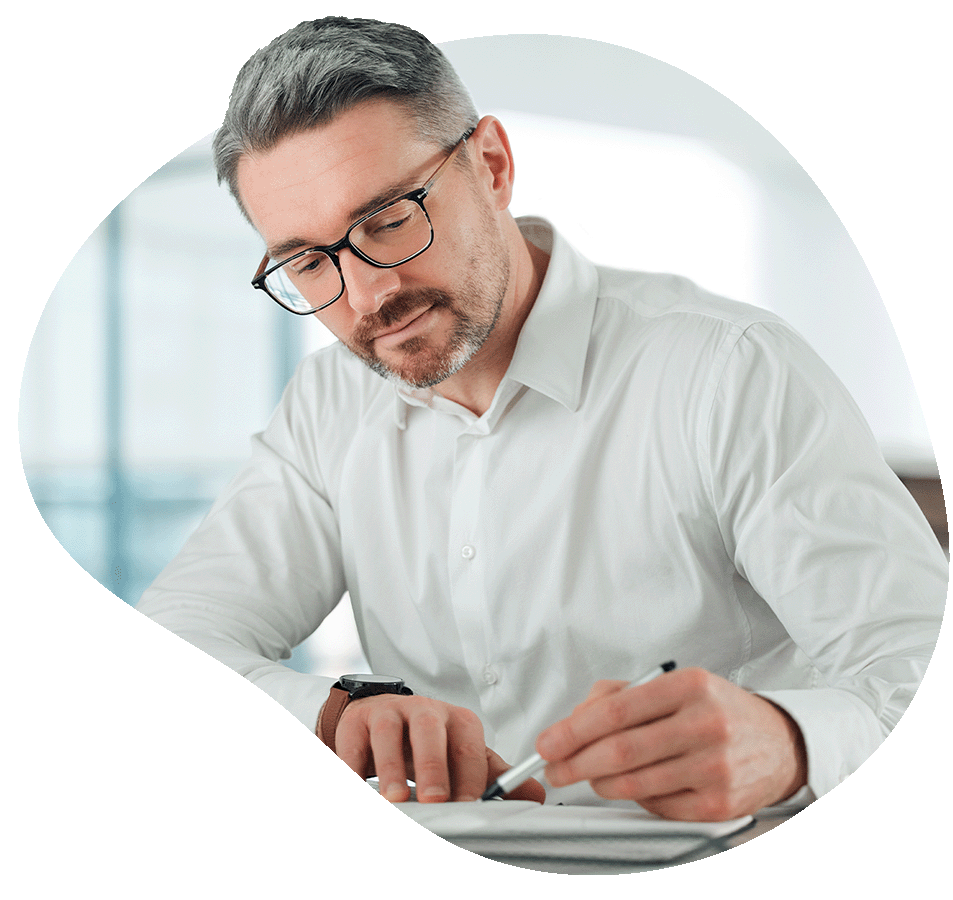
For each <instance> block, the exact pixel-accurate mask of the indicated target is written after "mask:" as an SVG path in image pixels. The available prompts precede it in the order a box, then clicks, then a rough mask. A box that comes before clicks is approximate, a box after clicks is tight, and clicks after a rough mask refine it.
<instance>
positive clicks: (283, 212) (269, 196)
mask: <svg viewBox="0 0 953 900" xmlns="http://www.w3.org/2000/svg"><path fill="white" fill-rule="evenodd" d="M439 155H440V148H439V147H437V146H436V145H434V144H432V143H427V142H425V141H424V140H423V139H422V138H420V137H419V136H418V134H417V131H416V128H415V122H414V120H413V118H412V117H411V116H410V115H409V114H408V113H407V112H406V111H405V110H403V109H402V108H401V107H399V106H397V105H395V104H393V103H389V102H386V101H374V102H370V103H365V104H362V105H361V106H358V107H355V108H354V109H351V110H348V111H347V112H345V113H342V114H341V115H340V116H338V117H337V118H336V119H334V120H333V121H332V122H331V123H329V124H328V125H323V126H319V127H318V128H313V129H310V130H308V131H304V132H300V133H298V134H293V135H289V136H288V137H286V138H283V139H282V140H281V141H280V142H279V143H278V144H277V145H276V146H275V147H274V148H272V149H271V150H268V151H266V152H264V153H260V154H254V155H246V156H244V157H242V159H241V160H240V161H239V164H238V169H237V186H238V193H239V196H240V197H241V201H242V205H243V206H244V208H245V210H246V211H247V212H248V215H249V218H250V219H251V221H252V224H253V225H254V226H255V228H256V229H257V230H258V233H259V234H260V235H261V236H262V237H263V238H264V240H265V243H266V244H267V245H268V246H269V247H275V246H278V245H279V244H285V245H287V243H288V242H289V241H294V240H298V239H300V240H301V241H302V242H303V243H308V244H323V243H332V242H333V241H335V240H337V239H339V238H340V236H341V234H343V232H344V230H345V229H346V228H347V226H348V225H349V224H350V222H351V221H352V220H353V218H354V213H355V212H356V211H359V210H361V209H362V208H364V207H366V206H367V204H368V202H370V201H372V200H374V199H375V198H378V197H385V199H390V197H391V196H396V193H395V194H393V195H390V194H389V193H388V192H389V191H391V190H395V191H396V192H397V193H402V192H403V191H400V190H399V189H400V188H401V187H402V186H403V185H404V184H406V185H407V186H406V187H405V188H404V191H406V190H410V189H412V188H414V187H418V186H419V179H421V178H425V177H426V176H427V175H429V174H430V173H429V169H428V166H429V164H430V163H431V162H432V161H433V160H435V159H437V161H438V162H439Z"/></svg>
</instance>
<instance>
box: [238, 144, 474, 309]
mask: <svg viewBox="0 0 953 900" xmlns="http://www.w3.org/2000/svg"><path fill="white" fill-rule="evenodd" d="M475 130H476V129H474V128H470V129H468V130H467V131H465V132H464V133H463V134H462V135H461V137H460V139H459V140H458V141H457V142H456V143H455V144H454V145H453V147H452V149H451V150H450V152H449V153H448V154H447V158H446V159H445V160H443V162H441V163H440V165H439V166H437V168H436V170H435V171H434V173H433V175H431V176H430V178H428V179H427V181H426V183H425V184H424V185H423V187H419V188H416V189H415V190H413V191H408V192H407V193H406V194H402V195H401V196H400V197H395V198H394V199H393V200H390V201H388V202H387V203H385V204H383V205H382V206H378V207H377V209H374V210H372V211H371V212H369V213H367V214H366V215H363V216H361V218H359V219H358V220H357V221H356V222H354V223H353V224H352V225H351V226H350V227H349V228H348V230H347V232H346V233H345V235H344V237H343V238H341V240H339V241H338V242H337V243H336V244H331V245H329V246H327V247H308V248H307V249H306V250H300V251H299V252H298V253H295V254H293V255H292V256H289V257H288V258H287V259H283V260H282V261H281V262H279V263H275V265H273V266H270V267H268V268H266V266H268V259H269V257H268V254H267V253H266V254H265V256H264V258H263V259H262V261H261V263H260V264H259V266H258V271H257V272H256V273H255V277H254V278H253V279H252V280H251V285H252V287H253V288H255V289H257V290H259V291H264V292H265V293H266V294H267V295H268V296H269V297H271V299H272V300H274V301H275V303H277V304H278V305H279V306H280V307H281V308H282V309H286V310H288V312H290V313H294V314H295V315H296V316H310V315H313V314H314V313H316V312H320V311H321V310H322V309H327V308H328V307H329V306H330V305H331V304H332V303H336V302H337V301H338V300H340V299H341V297H343V296H344V291H345V290H347V285H346V284H345V283H344V272H343V271H342V270H341V262H340V260H339V259H338V251H340V250H343V249H344V248H345V247H347V248H348V249H349V250H350V251H351V252H352V253H354V254H356V255H357V256H358V257H359V258H360V259H362V260H364V262H366V263H368V264H369V265H372V266H374V267H375V268H377V269H394V268H396V267H397V266H402V265H403V264H404V263H408V262H410V261H411V260H412V259H416V258H417V257H418V256H420V254H421V253H423V252H425V251H426V250H428V249H430V246H431V245H432V244H433V239H434V231H433V222H432V221H431V219H430V214H429V213H428V212H427V208H426V207H425V206H424V200H425V199H426V198H427V196H428V195H429V194H430V192H431V191H432V190H433V186H434V183H435V182H436V180H437V176H438V175H439V174H440V173H441V172H442V171H443V169H444V167H445V166H446V165H447V163H449V162H450V160H451V159H453V157H454V155H455V154H456V152H457V150H458V149H459V148H460V147H461V146H463V145H464V144H465V143H466V142H467V138H468V137H470V135H471V134H473V132H474V131H475ZM404 200H411V201H413V202H414V203H416V204H417V205H418V206H419V207H420V209H421V211H422V212H423V214H424V218H426V220H427V224H428V225H429V226H430V239H429V240H428V241H427V243H426V245H424V246H423V247H422V248H421V249H420V250H418V251H417V252H416V253H412V254H411V255H410V256H407V257H405V258H404V259H402V260H399V261H398V262H392V263H381V262H377V260H374V259H371V258H370V257H369V256H368V255H367V254H366V253H364V252H363V251H362V250H361V248H360V247H357V246H356V245H354V244H352V243H351V232H352V231H354V229H355V228H357V227H358V226H360V225H363V224H364V222H366V221H367V220H368V219H370V218H372V217H373V216H376V215H377V214H378V213H380V212H383V211H384V210H385V209H388V208H389V207H391V206H394V205H395V204H397V203H401V202H402V201H404ZM317 252H320V253H323V254H324V255H325V256H327V257H328V259H330V260H331V262H333V263H334V267H335V268H336V269H337V270H338V276H339V277H340V279H341V290H340V291H338V293H337V295H336V296H335V297H334V299H333V300H328V302H327V303H324V304H322V305H321V306H315V307H313V308H312V309H301V310H299V309H293V308H292V307H290V306H287V305H286V304H285V303H284V302H283V301H282V300H279V299H278V298H277V297H276V296H275V295H274V294H273V293H272V292H271V291H269V290H268V288H267V286H266V285H265V279H266V278H267V277H268V276H269V275H271V273H272V272H275V271H277V270H278V269H280V268H281V267H282V266H285V265H287V264H288V263H290V262H294V260H296V259H299V258H300V257H302V256H305V255H307V254H308V253H317Z"/></svg>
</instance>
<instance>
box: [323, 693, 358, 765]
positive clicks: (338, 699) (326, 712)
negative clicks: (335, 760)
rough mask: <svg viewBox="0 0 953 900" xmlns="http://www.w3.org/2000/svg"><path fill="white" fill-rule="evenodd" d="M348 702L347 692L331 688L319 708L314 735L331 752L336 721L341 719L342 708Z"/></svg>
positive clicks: (349, 699)
mask: <svg viewBox="0 0 953 900" xmlns="http://www.w3.org/2000/svg"><path fill="white" fill-rule="evenodd" d="M350 701H351V695H350V694H349V693H348V692H347V691H345V690H342V689H341V688H339V687H333V688H331V693H330V694H328V699H327V700H326V701H325V703H324V706H322V707H321V712H320V713H319V714H318V727H317V728H316V729H315V733H316V734H317V736H318V737H319V738H321V741H322V742H323V743H325V744H327V746H328V747H330V748H331V750H332V751H333V750H334V733H335V732H336V731H337V727H338V721H339V720H340V718H341V713H343V712H344V707H346V706H347V705H348V703H350Z"/></svg>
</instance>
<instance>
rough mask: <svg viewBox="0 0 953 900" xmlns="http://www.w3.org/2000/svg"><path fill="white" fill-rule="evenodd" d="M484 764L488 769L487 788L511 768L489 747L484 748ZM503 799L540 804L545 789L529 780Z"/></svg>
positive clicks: (544, 796) (535, 781)
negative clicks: (530, 801)
mask: <svg viewBox="0 0 953 900" xmlns="http://www.w3.org/2000/svg"><path fill="white" fill-rule="evenodd" d="M486 762H487V765H488V767H489V772H488V773H487V782H486V786H487V787H489V786H490V785H491V784H493V782H494V781H496V779H497V778H499V777H500V776H501V775H502V774H503V773H504V772H508V771H509V770H510V769H512V768H513V767H512V766H511V765H510V764H509V763H508V762H506V761H504V760H503V758H502V757H501V756H500V755H499V754H498V753H496V752H495V751H493V750H491V749H490V748H489V747H487V748H486ZM505 799H506V800H532V801H533V802H534V803H542V802H543V801H544V800H545V799H546V788H544V787H543V786H542V785H541V784H540V783H539V782H538V781H537V780H536V779H535V778H530V779H528V780H526V781H524V782H523V783H522V784H520V785H517V786H516V787H515V788H513V790H512V791H510V792H509V793H508V794H506V795H505Z"/></svg>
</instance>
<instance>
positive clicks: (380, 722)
mask: <svg viewBox="0 0 953 900" xmlns="http://www.w3.org/2000/svg"><path fill="white" fill-rule="evenodd" d="M403 729H404V724H403V720H402V719H401V718H400V717H398V716H394V715H379V716H374V718H373V719H372V720H371V721H370V722H368V732H369V734H370V735H371V739H372V740H373V739H374V738H387V737H391V736H393V735H394V734H396V733H397V732H398V731H399V732H403Z"/></svg>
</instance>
